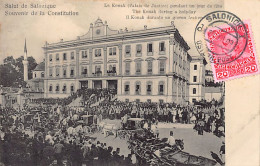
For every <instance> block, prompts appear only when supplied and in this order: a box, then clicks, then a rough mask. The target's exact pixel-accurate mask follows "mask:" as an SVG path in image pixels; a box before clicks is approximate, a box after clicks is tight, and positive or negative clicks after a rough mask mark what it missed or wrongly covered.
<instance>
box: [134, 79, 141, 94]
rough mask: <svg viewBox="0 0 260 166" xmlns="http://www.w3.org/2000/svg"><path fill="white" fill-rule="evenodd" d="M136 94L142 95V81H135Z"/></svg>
mask: <svg viewBox="0 0 260 166" xmlns="http://www.w3.org/2000/svg"><path fill="white" fill-rule="evenodd" d="M135 94H136V95H140V94H141V82H140V81H137V82H136V83H135Z"/></svg>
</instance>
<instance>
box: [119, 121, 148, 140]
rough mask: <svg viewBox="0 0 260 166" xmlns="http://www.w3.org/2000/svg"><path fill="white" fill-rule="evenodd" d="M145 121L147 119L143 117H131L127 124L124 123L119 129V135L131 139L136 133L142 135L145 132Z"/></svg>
mask: <svg viewBox="0 0 260 166" xmlns="http://www.w3.org/2000/svg"><path fill="white" fill-rule="evenodd" d="M144 123H145V119H143V118H129V119H128V120H127V122H126V124H124V125H123V128H122V129H121V130H118V131H117V135H118V137H119V138H121V139H126V140H129V139H130V137H132V136H134V135H135V134H137V135H140V134H142V133H144V129H143V126H144Z"/></svg>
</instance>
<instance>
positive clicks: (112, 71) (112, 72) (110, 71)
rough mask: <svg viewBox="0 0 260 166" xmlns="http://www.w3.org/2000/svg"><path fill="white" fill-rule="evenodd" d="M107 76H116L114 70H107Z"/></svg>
mask: <svg viewBox="0 0 260 166" xmlns="http://www.w3.org/2000/svg"><path fill="white" fill-rule="evenodd" d="M107 75H108V76H116V71H114V70H108V71H107Z"/></svg>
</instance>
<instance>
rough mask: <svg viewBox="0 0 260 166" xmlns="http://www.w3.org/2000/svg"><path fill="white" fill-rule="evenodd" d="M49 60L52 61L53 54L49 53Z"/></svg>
mask: <svg viewBox="0 0 260 166" xmlns="http://www.w3.org/2000/svg"><path fill="white" fill-rule="evenodd" d="M49 61H50V62H51V61H52V54H50V55H49Z"/></svg>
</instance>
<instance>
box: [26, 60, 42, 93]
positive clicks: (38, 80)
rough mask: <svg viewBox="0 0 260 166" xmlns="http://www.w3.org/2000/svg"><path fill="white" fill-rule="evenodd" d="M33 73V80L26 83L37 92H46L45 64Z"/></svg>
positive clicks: (38, 66)
mask: <svg viewBox="0 0 260 166" xmlns="http://www.w3.org/2000/svg"><path fill="white" fill-rule="evenodd" d="M32 73H33V75H32V79H30V80H28V81H26V83H27V85H28V87H29V88H30V89H31V90H32V91H35V92H44V78H45V76H44V73H45V62H41V63H39V64H38V65H37V66H36V67H35V69H34V70H33V72H32Z"/></svg>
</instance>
